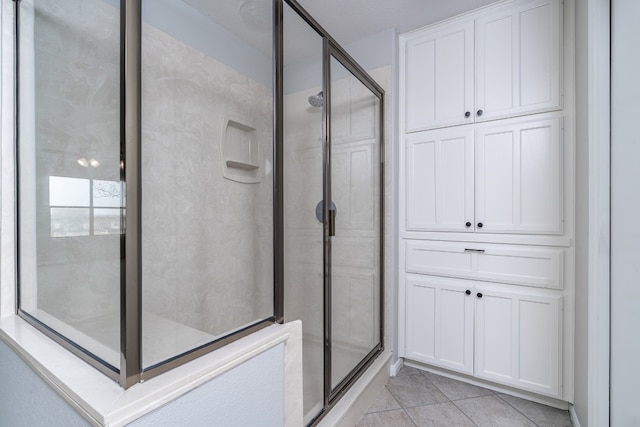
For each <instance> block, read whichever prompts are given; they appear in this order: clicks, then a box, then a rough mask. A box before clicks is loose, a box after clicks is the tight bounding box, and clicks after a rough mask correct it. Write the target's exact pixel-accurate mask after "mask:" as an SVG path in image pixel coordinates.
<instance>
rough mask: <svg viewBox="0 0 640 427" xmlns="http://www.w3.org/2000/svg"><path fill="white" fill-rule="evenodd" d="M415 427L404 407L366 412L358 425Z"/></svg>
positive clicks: (364, 426)
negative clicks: (371, 412)
mask: <svg viewBox="0 0 640 427" xmlns="http://www.w3.org/2000/svg"><path fill="white" fill-rule="evenodd" d="M390 426H393V427H415V426H416V425H415V424H414V423H413V421H411V418H409V416H408V415H407V414H405V412H404V411H403V410H402V409H396V410H393V411H385V412H376V413H373V414H364V415H363V416H362V418H360V421H358V424H356V427H390Z"/></svg>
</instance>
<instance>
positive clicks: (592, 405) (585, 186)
mask: <svg viewBox="0 0 640 427" xmlns="http://www.w3.org/2000/svg"><path fill="white" fill-rule="evenodd" d="M609 3H610V2H609V0H583V1H576V136H577V139H576V147H577V153H576V157H577V158H576V160H577V176H576V186H577V189H576V190H577V191H576V192H577V200H576V203H577V205H576V213H577V215H576V216H577V224H576V226H577V228H576V249H577V251H576V319H575V329H576V330H575V360H574V370H575V372H574V376H575V399H574V407H573V409H574V411H575V416H576V418H577V419H575V421H577V422H579V424H580V425H581V426H598V427H599V426H606V425H608V423H609V311H610V308H609V272H610V268H609V260H610V248H609V244H610V211H609V195H610V187H611V186H610V164H609V156H610V144H609V139H610V135H609V132H610V123H609V117H610V110H609V105H610V91H609V82H610V76H609V57H610V56H609V55H610V54H609V50H610V48H609V28H610V22H609V9H610V7H609V6H610V4H609Z"/></svg>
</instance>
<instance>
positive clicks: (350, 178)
mask: <svg viewBox="0 0 640 427" xmlns="http://www.w3.org/2000/svg"><path fill="white" fill-rule="evenodd" d="M282 83H283V92H284V97H283V106H282V107H283V147H282V150H283V166H282V170H283V190H284V191H283V243H284V269H283V272H284V287H285V289H284V317H285V320H286V321H293V320H298V319H299V320H301V321H302V341H303V343H302V353H303V387H304V388H303V400H304V402H303V408H304V423H305V424H308V425H314V424H316V423H317V422H318V421H319V420H320V419H321V418H322V416H323V415H324V414H326V413H327V411H328V409H329V408H330V407H331V406H332V405H334V404H335V403H336V402H337V400H338V398H339V396H341V395H342V392H343V391H344V390H346V388H348V387H349V386H350V385H351V384H353V383H354V381H355V379H356V378H357V377H358V375H359V374H360V373H362V372H363V371H364V370H365V369H366V368H367V366H369V364H370V362H371V361H372V360H373V359H374V358H375V356H377V355H378V354H379V353H380V351H381V350H382V318H381V317H382V295H381V292H382V285H381V277H382V267H381V259H382V257H381V247H382V228H381V218H382V215H381V212H382V200H381V189H382V186H381V182H382V158H381V135H382V132H381V117H382V111H381V109H382V104H381V100H382V97H383V92H382V89H380V88H379V86H377V85H376V84H375V82H373V80H371V78H370V77H369V76H368V75H367V74H366V73H365V72H364V71H363V70H362V69H361V68H360V67H359V66H358V65H357V64H355V62H353V60H351V59H350V58H349V57H348V56H347V55H346V54H344V53H343V51H342V50H341V49H340V48H339V47H338V46H336V45H335V44H334V42H333V41H332V40H331V39H330V38H329V37H328V36H327V35H326V33H324V31H323V30H322V28H321V27H319V26H318V25H317V24H316V23H315V21H314V20H313V18H311V17H310V16H309V15H308V14H306V13H305V12H304V11H303V10H302V9H301V8H299V6H298V5H297V4H295V3H294V2H289V1H287V2H286V3H285V4H284V5H283V81H282Z"/></svg>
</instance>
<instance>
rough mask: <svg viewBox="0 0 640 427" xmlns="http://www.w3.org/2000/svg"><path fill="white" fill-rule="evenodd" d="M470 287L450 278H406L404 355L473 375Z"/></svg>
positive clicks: (471, 299) (471, 300)
mask: <svg viewBox="0 0 640 427" xmlns="http://www.w3.org/2000/svg"><path fill="white" fill-rule="evenodd" d="M471 289H472V288H471V287H470V286H469V284H464V283H462V284H460V283H456V282H454V281H453V280H451V279H443V278H437V277H419V276H416V277H408V278H407V280H406V351H405V356H406V357H409V358H410V359H413V360H417V361H421V362H426V363H431V364H434V365H438V366H442V367H445V368H448V369H451V370H454V371H457V372H462V373H465V374H469V375H471V374H473V304H474V302H473V298H472V297H471V295H472V292H471Z"/></svg>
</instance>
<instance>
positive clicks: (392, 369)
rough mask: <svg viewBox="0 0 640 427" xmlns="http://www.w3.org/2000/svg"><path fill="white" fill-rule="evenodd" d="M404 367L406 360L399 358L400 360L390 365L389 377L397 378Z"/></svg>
mask: <svg viewBox="0 0 640 427" xmlns="http://www.w3.org/2000/svg"><path fill="white" fill-rule="evenodd" d="M403 365H404V359H403V358H401V357H400V358H398V360H396V361H395V362H394V363H391V364H390V365H389V376H390V377H395V376H396V375H398V372H400V369H402V366H403Z"/></svg>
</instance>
